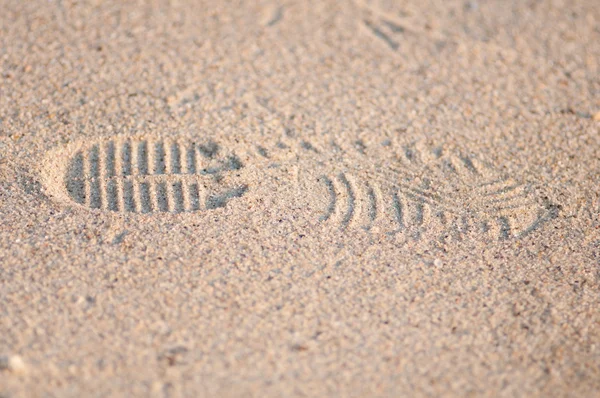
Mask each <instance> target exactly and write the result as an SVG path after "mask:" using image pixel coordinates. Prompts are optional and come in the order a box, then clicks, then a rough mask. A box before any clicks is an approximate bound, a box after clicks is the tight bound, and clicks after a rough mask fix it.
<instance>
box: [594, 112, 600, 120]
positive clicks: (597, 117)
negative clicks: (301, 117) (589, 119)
mask: <svg viewBox="0 0 600 398" xmlns="http://www.w3.org/2000/svg"><path fill="white" fill-rule="evenodd" d="M594 120H595V121H597V122H600V111H598V112H596V114H595V115H594Z"/></svg>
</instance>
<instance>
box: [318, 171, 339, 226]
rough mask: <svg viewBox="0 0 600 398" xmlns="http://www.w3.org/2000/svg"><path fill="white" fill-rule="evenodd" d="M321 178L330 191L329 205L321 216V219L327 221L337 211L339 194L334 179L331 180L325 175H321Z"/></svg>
mask: <svg viewBox="0 0 600 398" xmlns="http://www.w3.org/2000/svg"><path fill="white" fill-rule="evenodd" d="M319 180H320V181H323V183H324V184H325V186H326V187H327V190H328V191H329V206H327V210H325V213H324V214H323V215H322V216H321V217H319V221H327V220H329V218H331V215H332V214H333V213H334V212H335V207H336V202H337V194H336V192H335V187H334V185H333V181H331V180H330V179H329V178H328V177H327V176H325V175H323V176H321V177H319Z"/></svg>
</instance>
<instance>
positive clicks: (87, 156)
mask: <svg viewBox="0 0 600 398" xmlns="http://www.w3.org/2000/svg"><path fill="white" fill-rule="evenodd" d="M49 159H50V161H51V164H50V165H46V167H45V170H46V181H49V184H47V186H48V187H49V188H50V190H51V191H53V193H54V196H57V197H61V198H67V199H68V200H70V201H72V202H75V203H77V204H79V205H82V206H85V207H88V208H91V209H101V210H106V211H114V212H129V213H157V212H169V213H182V212H194V211H200V210H207V209H208V210H210V209H216V208H219V207H225V206H226V205H227V203H228V202H229V201H230V200H233V199H236V198H239V197H242V196H243V195H244V194H245V193H246V191H247V189H248V187H247V185H245V184H243V183H241V182H237V183H236V182H235V181H233V180H235V175H236V173H237V172H239V170H241V169H242V168H243V167H244V165H243V164H242V162H241V161H240V159H239V158H237V157H236V155H235V154H233V153H227V152H226V150H224V149H223V148H220V146H219V145H218V144H216V143H215V142H213V141H211V140H207V141H205V142H180V141H174V140H163V139H147V138H138V139H128V138H122V137H118V138H114V139H112V140H108V141H101V142H97V143H93V144H91V145H85V146H81V147H77V146H75V147H72V148H67V149H65V150H64V151H62V153H60V151H59V153H55V154H53V156H52V157H49ZM232 177H233V178H232Z"/></svg>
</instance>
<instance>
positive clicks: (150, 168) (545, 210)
mask: <svg viewBox="0 0 600 398" xmlns="http://www.w3.org/2000/svg"><path fill="white" fill-rule="evenodd" d="M248 167H249V168H250V169H251V170H252V173H246V169H247V168H248ZM290 170H295V174H294V173H290ZM267 173H271V174H272V173H275V174H277V173H279V174H278V176H277V178H276V179H275V180H276V181H277V182H276V184H279V185H290V184H292V185H294V186H295V188H294V189H293V190H287V191H285V192H287V193H286V194H284V195H295V196H300V197H301V198H302V200H303V201H304V202H305V204H304V205H303V206H300V208H303V209H304V211H305V212H306V214H309V213H310V214H313V213H315V214H316V215H315V217H314V223H315V224H318V225H320V226H322V227H323V228H334V229H338V230H341V231H348V230H363V231H366V232H367V233H372V234H376V233H380V234H385V235H387V236H400V235H401V236H404V237H407V238H411V239H415V240H417V239H421V238H423V237H425V236H428V237H432V238H435V239H437V240H441V241H444V240H447V239H451V240H464V239H470V238H474V239H479V238H482V237H483V238H485V239H489V238H491V239H499V240H503V239H518V238H521V237H523V236H525V235H527V234H529V233H531V232H533V231H535V230H537V229H539V228H541V227H543V226H544V225H545V224H547V223H549V222H550V221H551V220H552V219H554V218H556V217H557V215H558V207H557V206H555V205H553V204H551V203H549V202H548V201H547V200H544V199H542V198H540V197H539V195H538V194H536V189H535V186H534V185H532V184H527V183H523V182H521V181H519V180H518V179H517V178H515V177H513V176H506V175H502V174H501V173H499V172H497V171H496V170H495V169H494V168H493V167H492V166H491V165H489V164H488V163H487V162H486V161H485V160H484V159H482V158H481V157H480V156H476V155H474V154H473V153H472V152H470V151H467V150H465V149H464V148H458V147H456V146H452V145H442V144H440V143H429V142H424V141H417V142H408V141H407V142H402V141H398V142H394V143H392V142H390V141H384V142H379V143H374V142H369V143H366V142H363V141H361V140H357V141H354V142H344V143H343V144H338V143H336V142H333V141H330V142H317V141H310V142H309V141H306V140H305V139H303V138H302V137H298V136H297V135H289V134H286V135H284V136H283V137H282V139H281V140H280V141H277V142H273V143H261V145H243V144H237V143H234V142H229V143H227V142H225V140H223V142H218V141H216V140H212V139H205V140H202V139H198V140H195V141H192V140H190V141H185V140H172V139H161V138H152V137H136V138H128V137H124V136H118V137H114V138H111V139H108V140H104V141H98V142H92V143H76V144H73V145H71V146H68V147H66V148H63V149H59V150H57V151H52V152H51V153H50V154H49V155H48V156H47V159H46V161H45V162H44V165H43V167H42V174H43V181H44V182H45V187H46V190H47V192H48V193H50V194H51V195H52V196H53V197H55V198H57V199H61V200H63V201H67V202H70V203H72V204H76V205H78V206H83V207H86V208H89V209H94V210H97V211H107V212H126V213H145V214H155V213H189V212H199V211H209V210H214V209H218V208H222V207H226V206H227V205H228V203H229V202H231V201H233V200H242V199H243V198H244V197H245V196H246V195H247V194H250V193H251V192H252V191H254V190H255V188H257V186H258V185H260V184H267V182H265V181H266V180H267V178H266V176H267ZM261 175H262V176H264V177H265V178H262V177H261ZM274 188H275V189H272V190H262V191H260V192H262V193H261V195H271V194H269V192H273V193H272V195H273V198H268V199H273V200H275V201H276V202H279V203H280V204H282V206H285V205H286V204H288V203H291V202H293V200H294V198H292V197H278V196H277V195H279V194H278V193H275V192H278V188H279V187H274Z"/></svg>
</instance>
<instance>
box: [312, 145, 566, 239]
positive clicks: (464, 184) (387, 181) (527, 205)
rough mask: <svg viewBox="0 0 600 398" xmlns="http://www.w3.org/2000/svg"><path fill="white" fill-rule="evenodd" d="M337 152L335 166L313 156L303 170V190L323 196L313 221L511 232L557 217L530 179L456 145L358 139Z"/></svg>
mask: <svg viewBox="0 0 600 398" xmlns="http://www.w3.org/2000/svg"><path fill="white" fill-rule="evenodd" d="M333 146H334V147H335V148H338V149H339V148H340V145H337V144H332V147H333ZM352 148H354V150H352ZM319 151H320V152H327V150H322V149H319ZM344 152H345V153H344V155H343V156H342V157H340V160H339V162H336V164H335V165H330V166H334V167H327V165H325V164H324V162H320V164H321V165H322V166H320V167H319V171H315V170H314V169H311V168H310V167H308V168H306V171H307V172H306V173H305V174H306V176H305V177H304V178H305V179H306V180H308V181H309V182H308V183H306V184H305V185H306V187H307V188H306V190H307V191H309V192H319V194H313V197H314V198H315V200H316V201H320V203H322V204H321V207H322V214H321V216H320V220H321V221H322V222H323V223H328V224H332V225H334V226H336V227H338V228H340V229H347V228H362V229H365V230H369V231H370V230H373V229H374V228H376V229H377V230H379V231H382V230H383V231H385V232H386V233H387V234H388V235H396V234H404V235H407V236H411V237H413V238H416V239H418V238H420V237H421V236H423V235H425V234H427V235H430V236H431V235H434V236H435V235H437V237H438V238H439V239H441V240H444V239H456V240H462V239H466V238H468V237H477V236H485V237H490V238H494V239H511V238H521V237H523V236H525V235H527V234H529V233H531V232H533V231H535V230H537V229H539V228H540V227H542V226H543V225H544V224H546V223H547V222H549V221H551V220H552V219H554V218H556V217H557V216H558V208H559V207H558V206H556V205H553V204H551V203H549V202H548V201H547V200H544V199H542V198H539V197H537V196H536V190H535V187H534V186H533V185H531V184H527V183H523V182H519V181H518V180H516V179H515V178H513V177H510V176H505V175H504V176H503V175H501V174H500V173H498V172H496V171H495V170H494V169H493V168H492V167H491V166H490V165H489V164H487V163H486V162H485V161H483V160H481V159H480V158H478V157H477V156H475V155H473V154H464V153H461V151H460V150H456V149H450V148H445V147H443V146H439V145H427V144H424V143H412V144H406V145H398V146H396V147H392V146H391V144H389V143H384V144H383V145H378V148H370V147H369V146H367V145H365V144H364V143H363V142H357V143H356V144H355V145H353V146H349V150H348V151H344ZM328 168H329V169H330V170H328ZM331 169H332V170H331ZM319 187H320V188H319Z"/></svg>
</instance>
